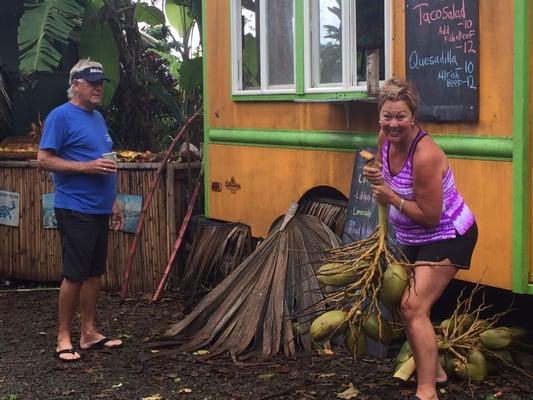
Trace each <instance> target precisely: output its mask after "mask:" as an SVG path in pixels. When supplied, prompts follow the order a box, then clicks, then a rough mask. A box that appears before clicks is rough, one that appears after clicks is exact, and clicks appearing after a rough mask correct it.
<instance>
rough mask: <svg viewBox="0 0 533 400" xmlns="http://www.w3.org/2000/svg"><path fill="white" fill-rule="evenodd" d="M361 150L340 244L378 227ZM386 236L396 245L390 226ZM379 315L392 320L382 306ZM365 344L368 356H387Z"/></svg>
mask: <svg viewBox="0 0 533 400" xmlns="http://www.w3.org/2000/svg"><path fill="white" fill-rule="evenodd" d="M361 150H363V149H358V150H357V151H356V157H355V163H354V167H353V174H352V185H351V187H350V198H349V199H348V209H347V210H346V223H345V225H344V233H343V237H342V244H347V243H351V242H353V241H356V240H361V239H365V238H367V237H368V236H370V234H371V233H372V232H373V231H374V229H376V227H377V226H378V221H379V205H378V203H377V201H375V200H374V199H373V198H372V188H371V187H370V183H368V181H367V180H366V179H365V178H364V176H363V167H364V165H365V163H366V160H365V159H364V158H363V157H361V156H360V155H359V151H361ZM364 150H368V151H370V152H371V153H372V154H376V149H371V148H366V149H364ZM388 236H389V239H390V240H391V241H393V242H394V243H396V241H395V240H394V237H395V234H394V229H393V228H392V226H391V224H389V232H388ZM393 251H394V248H393ZM381 313H382V315H383V317H384V318H385V319H386V320H388V321H390V320H392V316H391V314H390V311H389V310H387V309H386V308H385V307H383V306H382V307H381ZM366 342H367V348H366V351H367V354H368V355H369V356H372V357H378V358H383V357H385V356H386V355H387V351H388V349H389V346H388V345H384V344H381V343H379V342H378V341H376V340H373V339H371V338H369V337H367V339H366Z"/></svg>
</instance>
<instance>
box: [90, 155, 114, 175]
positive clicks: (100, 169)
mask: <svg viewBox="0 0 533 400" xmlns="http://www.w3.org/2000/svg"><path fill="white" fill-rule="evenodd" d="M84 172H85V173H86V174H100V175H111V174H116V172H117V162H116V161H114V160H109V159H107V158H99V159H97V160H94V161H89V162H88V163H86V168H85V171H84Z"/></svg>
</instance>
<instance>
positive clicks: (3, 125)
mask: <svg viewBox="0 0 533 400" xmlns="http://www.w3.org/2000/svg"><path fill="white" fill-rule="evenodd" d="M12 126H13V110H12V108H11V99H10V98H9V95H8V94H7V87H6V81H5V79H4V76H3V75H2V71H0V131H3V130H5V129H10V128H11V127H12Z"/></svg>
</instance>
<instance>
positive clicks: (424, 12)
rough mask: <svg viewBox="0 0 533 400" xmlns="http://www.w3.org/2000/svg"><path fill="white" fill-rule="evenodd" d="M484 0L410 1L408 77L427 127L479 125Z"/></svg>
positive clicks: (407, 3) (406, 12)
mask: <svg viewBox="0 0 533 400" xmlns="http://www.w3.org/2000/svg"><path fill="white" fill-rule="evenodd" d="M478 1H479V0H406V2H405V50H406V57H405V62H406V73H407V74H406V75H407V79H408V80H410V81H412V82H413V83H414V84H415V85H416V87H417V89H418V91H419V93H420V97H421V99H422V101H421V103H422V104H421V107H420V113H419V118H420V119H422V120H426V121H477V119H478V111H479V106H478V97H479V96H478V92H479V13H478V10H479V6H478Z"/></svg>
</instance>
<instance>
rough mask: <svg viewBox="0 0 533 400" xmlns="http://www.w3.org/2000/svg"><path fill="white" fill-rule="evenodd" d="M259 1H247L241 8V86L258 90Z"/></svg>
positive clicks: (259, 54) (259, 61)
mask: <svg viewBox="0 0 533 400" xmlns="http://www.w3.org/2000/svg"><path fill="white" fill-rule="evenodd" d="M259 20H260V12H259V1H258V0H256V1H247V2H244V3H243V4H242V7H241V21H242V33H241V35H242V36H241V38H242V39H241V43H242V86H243V88H244V89H259V88H260V82H261V69H260V66H261V58H260V57H261V53H260V52H259V48H260V43H261V41H260V38H259V26H260V24H259Z"/></svg>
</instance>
